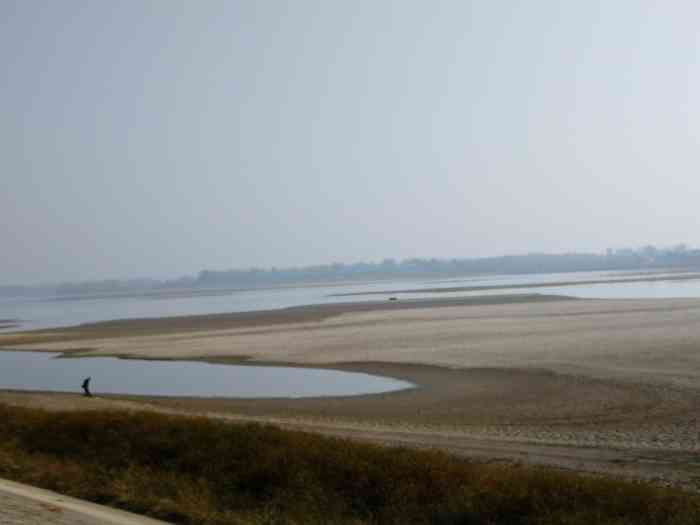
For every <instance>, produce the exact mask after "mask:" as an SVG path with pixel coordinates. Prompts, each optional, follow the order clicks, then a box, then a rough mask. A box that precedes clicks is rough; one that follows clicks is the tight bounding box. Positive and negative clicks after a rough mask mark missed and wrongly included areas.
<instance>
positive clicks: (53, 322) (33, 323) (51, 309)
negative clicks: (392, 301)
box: [0, 272, 700, 331]
mask: <svg viewBox="0 0 700 525" xmlns="http://www.w3.org/2000/svg"><path fill="white" fill-rule="evenodd" d="M638 275H639V274H638V273H629V272H575V273H556V274H535V275H533V274H529V275H499V276H491V277H466V278H461V279H449V280H435V281H425V280H421V281H385V282H375V283H364V284H351V285H348V284H341V285H328V286H303V287H296V288H295V287H289V288H275V289H259V290H243V291H229V292H225V293H221V292H217V293H214V294H209V295H207V294H202V293H201V292H198V293H193V294H190V295H187V294H183V295H179V296H175V297H164V296H158V295H154V296H139V295H132V296H128V297H99V298H81V299H74V298H73V299H70V298H64V299H61V300H56V299H11V300H8V299H5V300H0V319H19V320H20V321H21V324H20V328H22V329H38V328H49V327H58V326H70V325H76V324H81V323H88V322H96V321H106V320H111V319H127V318H144V317H165V316H178V315H198V314H213V313H225V312H243V311H252V310H267V309H274V308H285V307H290V306H301V305H308V304H325V303H334V302H350V301H367V300H382V299H383V297H382V296H381V295H367V296H365V295H355V296H346V297H334V296H333V295H334V294H338V293H356V292H371V291H382V290H390V289H394V290H400V289H421V288H437V287H445V288H446V287H454V286H488V285H508V284H513V285H515V284H536V283H548V282H563V281H567V282H568V281H588V280H598V279H605V278H621V277H630V278H631V277H637V276H638ZM657 275H658V274H657ZM508 293H513V294H530V293H543V294H559V295H570V296H574V297H582V298H606V299H608V298H609V299H624V298H635V299H638V298H679V297H700V279H697V280H687V281H657V282H635V283H612V284H592V285H577V286H562V287H541V288H540V287H535V288H527V289H523V288H521V289H514V290H512V291H509V290H508V289H499V290H484V291H477V292H450V293H440V294H435V293H420V292H418V293H412V294H401V297H402V298H406V299H409V298H416V299H418V298H421V299H424V298H431V297H465V296H473V295H487V294H508ZM0 331H3V330H2V329H1V328H0ZM4 331H7V329H5V330H4Z"/></svg>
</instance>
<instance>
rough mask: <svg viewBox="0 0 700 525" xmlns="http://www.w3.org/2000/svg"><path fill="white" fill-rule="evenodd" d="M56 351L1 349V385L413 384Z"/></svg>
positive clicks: (205, 390) (198, 389) (284, 392)
mask: <svg viewBox="0 0 700 525" xmlns="http://www.w3.org/2000/svg"><path fill="white" fill-rule="evenodd" d="M58 355H59V354H52V353H42V352H15V351H8V352H4V351H0V389H1V390H47V391H54V392H82V390H81V389H80V384H81V383H82V381H83V379H84V378H85V377H92V382H91V386H90V388H91V390H92V391H93V393H94V394H95V395H99V394H101V393H102V394H134V395H149V396H187V397H238V398H272V397H319V396H353V395H361V394H379V393H382V392H392V391H396V390H403V389H406V388H411V387H413V386H414V385H412V384H411V383H408V382H406V381H399V380H397V379H391V378H387V377H379V376H372V375H369V374H362V373H356V372H341V371H338V370H318V369H312V368H292V367H279V366H275V367H272V366H270V367H267V366H232V365H220V364H210V363H203V362H191V361H138V360H130V359H117V358H113V357H85V358H74V359H73V358H71V359H60V358H57V357H56V356H58Z"/></svg>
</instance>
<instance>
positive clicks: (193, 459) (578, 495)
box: [0, 405, 700, 525]
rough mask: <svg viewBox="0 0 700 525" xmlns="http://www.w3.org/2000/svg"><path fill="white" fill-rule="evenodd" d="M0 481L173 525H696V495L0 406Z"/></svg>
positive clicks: (248, 430) (198, 427)
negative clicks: (4, 479)
mask: <svg viewBox="0 0 700 525" xmlns="http://www.w3.org/2000/svg"><path fill="white" fill-rule="evenodd" d="M0 475H2V476H4V477H8V478H11V479H15V480H18V481H23V482H27V483H31V484H35V485H39V486H42V487H46V488H50V489H53V490H58V491H59V492H64V493H67V494H70V495H73V496H77V497H81V498H84V499H88V500H92V501H96V502H100V503H107V504H110V505H113V506H118V507H122V508H127V509H130V510H133V511H136V512H141V513H144V514H149V515H152V516H154V517H158V518H161V519H166V520H170V521H173V522H176V523H187V524H194V523H206V524H224V523H240V524H258V523H299V524H301V523H319V524H320V523H353V524H360V523H391V524H393V523H396V524H399V523H402V524H403V523H417V524H418V523H440V524H457V523H459V524H522V525H525V524H539V525H554V524H562V525H578V524H581V525H583V524H589V523H599V524H616V525H621V524H630V525H631V524H635V525H651V524H655V525H657V524H658V525H660V524H674V525H690V524H696V523H698V522H700V498H699V497H698V496H695V495H691V494H686V493H683V492H677V491H671V490H666V489H660V488H655V487H651V486H647V485H643V484H639V483H630V482H622V481H616V480H610V479H595V478H590V477H582V476H578V475H574V474H566V473H561V472H553V471H548V470H544V469H533V468H522V467H514V466H502V465H501V466H498V465H483V464H476V463H470V462H466V461H464V460H460V459H457V458H454V457H451V456H448V455H446V454H443V453H438V452H419V451H413V450H407V449H395V448H385V447H380V446H374V445H367V444H359V443H353V442H349V441H343V440H338V439H330V438H324V437H320V436H317V435H313V434H307V433H302V432H290V431H283V430H280V429H277V428H275V427H271V426H262V425H256V424H235V425H234V424H229V423H223V422H217V421H212V420H208V419H204V418H185V417H173V416H165V415H159V414H155V413H145V412H139V413H129V412H114V411H109V412H106V411H105V412H100V411H97V412H95V411H93V412H59V413H56V412H53V413H49V412H44V411H41V410H35V409H26V408H16V407H7V406H2V405H0Z"/></svg>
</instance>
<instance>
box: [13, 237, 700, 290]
mask: <svg viewBox="0 0 700 525" xmlns="http://www.w3.org/2000/svg"><path fill="white" fill-rule="evenodd" d="M654 268H700V249H690V248H688V247H687V246H686V245H683V244H681V245H678V246H676V247H673V248H667V249H662V248H656V247H654V246H645V247H642V248H638V249H619V250H612V249H609V250H607V251H606V252H605V253H602V254H601V253H567V254H545V253H531V254H526V255H504V256H498V257H481V258H464V259H457V258H453V259H438V258H410V259H404V260H400V261H399V260H396V259H391V258H388V259H384V260H382V261H379V262H357V263H350V264H346V263H332V264H322V265H313V266H302V267H289V268H275V267H272V268H248V269H230V270H202V271H200V272H199V273H198V274H197V275H196V276H183V277H180V278H178V279H172V280H158V279H127V280H118V279H112V280H100V281H86V282H77V283H62V284H59V285H55V286H4V287H0V296H3V297H23V296H44V295H56V296H66V295H80V294H95V293H129V292H138V291H144V292H147V291H155V290H174V289H191V288H224V287H226V288H237V287H241V288H246V287H256V286H267V285H283V284H294V283H311V282H338V281H340V282H342V281H353V280H356V281H359V280H373V279H377V280H379V279H390V278H398V277H406V278H408V277H420V278H423V277H425V278H433V277H454V276H461V275H468V274H494V275H499V274H500V275H503V274H535V273H557V272H575V271H605V270H644V269H654Z"/></svg>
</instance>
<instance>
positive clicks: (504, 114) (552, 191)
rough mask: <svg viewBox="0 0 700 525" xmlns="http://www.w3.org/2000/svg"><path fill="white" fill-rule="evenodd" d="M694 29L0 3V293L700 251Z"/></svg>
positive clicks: (699, 109) (339, 0) (436, 14)
mask: <svg viewBox="0 0 700 525" xmlns="http://www.w3.org/2000/svg"><path fill="white" fill-rule="evenodd" d="M698 20H700V3H698V2H696V1H695V0H689V1H673V0H669V1H666V2H659V1H655V0H654V1H652V0H649V1H644V0H628V1H625V0H615V1H610V0H601V1H593V0H586V1H565V2H562V1H560V0H552V1H546V0H538V1H527V2H526V1H515V0H513V1H506V0H503V1H493V0H481V1H474V2H468V1H466V0H462V1H459V0H458V1H454V2H439V1H418V0H416V1H411V0H396V1H390V0H370V1H358V0H353V1H344V0H336V1H332V0H318V1H304V0H294V1H288V2H284V1H281V0H279V1H273V0H251V1H234V0H229V1H221V2H219V1H213V0H190V1H186V2H183V1H175V0H160V1H156V0H152V1H143V0H131V1H129V0H125V1H107V0H104V1H97V0H94V1H87V0H86V1H72V0H61V1H60V2H59V1H55V0H45V1H38V0H17V1H14V0H1V1H0V61H1V65H2V76H1V77H0V141H1V144H2V149H1V150H0V152H1V155H0V177H1V179H0V180H1V182H2V191H1V192H0V250H1V252H0V253H1V255H2V257H1V258H0V284H8V283H17V282H25V283H34V282H43V281H60V280H84V279H93V278H100V277H129V276H154V277H171V276H177V275H179V274H183V273H195V272H197V271H198V270H200V269H202V268H204V267H207V268H212V269H223V268H231V267H247V266H252V265H260V266H272V265H278V266H286V265H297V264H309V263H324V262H332V261H347V262H350V261H357V260H361V259H380V258H382V257H397V258H404V257H413V256H436V257H473V256H482V255H498V254H503V253H523V252H528V251H547V252H563V251H570V250H595V251H599V250H600V251H602V250H603V249H605V248H606V247H609V246H610V247H619V246H628V245H630V246H635V245H639V244H644V243H654V244H661V245H666V244H673V243H678V242H687V243H689V244H691V245H698V244H700V170H699V168H700V162H699V158H700V31H698Z"/></svg>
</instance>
